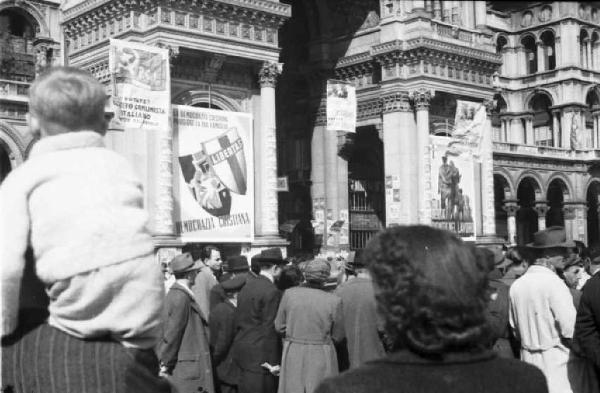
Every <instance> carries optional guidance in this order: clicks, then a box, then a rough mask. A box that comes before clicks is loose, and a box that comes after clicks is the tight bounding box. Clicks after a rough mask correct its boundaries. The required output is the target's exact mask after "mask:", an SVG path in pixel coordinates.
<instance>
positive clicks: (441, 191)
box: [430, 136, 478, 240]
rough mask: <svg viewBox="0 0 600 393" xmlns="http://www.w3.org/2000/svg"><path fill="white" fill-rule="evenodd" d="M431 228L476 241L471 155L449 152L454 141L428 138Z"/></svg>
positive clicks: (434, 137)
mask: <svg viewBox="0 0 600 393" xmlns="http://www.w3.org/2000/svg"><path fill="white" fill-rule="evenodd" d="M430 142H431V149H430V152H431V172H432V173H431V186H432V196H433V201H432V205H431V207H432V211H431V225H432V226H434V227H436V228H442V229H446V230H448V231H451V232H454V233H456V234H457V235H458V236H460V237H461V238H463V239H464V240H475V234H476V233H477V232H476V231H475V229H476V228H475V220H474V217H476V214H477V213H478V212H476V211H475V163H474V160H473V156H472V154H471V153H470V152H468V151H467V152H462V153H456V152H455V151H452V150H451V149H449V145H451V144H452V142H453V139H452V138H450V137H442V136H431V137H430Z"/></svg>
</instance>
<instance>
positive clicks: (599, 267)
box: [573, 250, 600, 378]
mask: <svg viewBox="0 0 600 393" xmlns="http://www.w3.org/2000/svg"><path fill="white" fill-rule="evenodd" d="M589 269H590V274H591V275H592V277H591V278H590V279H589V280H588V281H587V282H586V283H585V285H584V286H583V293H582V295H581V300H580V303H579V308H578V309H577V320H576V322H575V335H574V338H573V340H574V342H575V344H576V345H577V347H578V348H579V351H580V354H581V355H583V356H584V357H585V358H587V359H589V361H590V362H591V363H592V364H593V365H594V368H595V371H596V376H597V378H598V377H600V273H598V272H600V250H594V251H592V254H591V256H590V268H589Z"/></svg>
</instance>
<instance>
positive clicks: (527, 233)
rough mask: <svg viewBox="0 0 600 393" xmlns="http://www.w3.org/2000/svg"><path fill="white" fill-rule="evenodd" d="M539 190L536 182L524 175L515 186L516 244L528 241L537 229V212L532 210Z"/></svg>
mask: <svg viewBox="0 0 600 393" xmlns="http://www.w3.org/2000/svg"><path fill="white" fill-rule="evenodd" d="M537 192H539V185H538V183H537V182H536V181H535V180H534V179H532V178H530V177H525V178H523V180H521V182H520V183H519V187H518V188H517V200H518V204H519V210H518V211H517V217H516V220H517V244H525V243H529V242H531V241H532V240H533V234H534V233H536V232H537V230H538V214H537V212H536V211H535V210H534V207H535V200H536V193H537Z"/></svg>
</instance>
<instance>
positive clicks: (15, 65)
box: [0, 7, 39, 82]
mask: <svg viewBox="0 0 600 393" xmlns="http://www.w3.org/2000/svg"><path fill="white" fill-rule="evenodd" d="M38 30H39V26H38V25H37V24H36V23H35V19H34V18H33V17H32V16H31V15H30V14H28V13H27V12H26V11H25V10H22V9H20V8H17V7H10V8H6V9H3V10H2V11H0V79H9V80H14V81H21V82H29V81H31V80H33V78H34V77H35V67H34V60H35V59H34V46H33V43H34V40H35V35H36V32H37V31H38Z"/></svg>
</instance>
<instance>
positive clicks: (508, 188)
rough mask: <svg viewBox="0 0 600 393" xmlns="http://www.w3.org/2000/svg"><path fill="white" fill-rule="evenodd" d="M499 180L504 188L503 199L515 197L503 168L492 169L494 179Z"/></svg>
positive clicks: (511, 184)
mask: <svg viewBox="0 0 600 393" xmlns="http://www.w3.org/2000/svg"><path fill="white" fill-rule="evenodd" d="M496 176H497V177H498V179H501V181H502V184H503V186H504V187H503V188H504V197H505V198H506V199H509V198H510V199H513V198H514V197H515V187H514V185H513V183H512V181H511V176H510V173H509V172H508V171H507V170H506V169H505V168H496V169H494V179H496Z"/></svg>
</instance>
